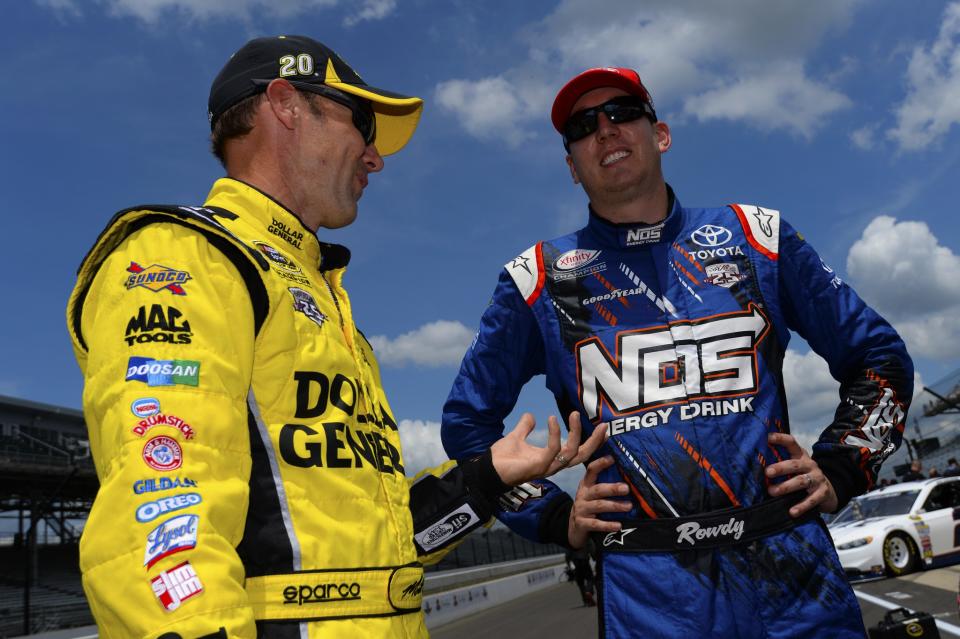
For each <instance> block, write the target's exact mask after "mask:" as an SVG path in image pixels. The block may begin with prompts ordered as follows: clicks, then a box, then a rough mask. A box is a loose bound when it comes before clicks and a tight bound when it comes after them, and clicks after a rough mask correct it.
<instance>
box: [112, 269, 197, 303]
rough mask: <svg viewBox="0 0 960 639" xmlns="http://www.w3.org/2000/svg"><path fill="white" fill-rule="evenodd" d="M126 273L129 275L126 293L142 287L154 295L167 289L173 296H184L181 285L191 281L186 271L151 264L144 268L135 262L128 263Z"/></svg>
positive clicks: (184, 292)
mask: <svg viewBox="0 0 960 639" xmlns="http://www.w3.org/2000/svg"><path fill="white" fill-rule="evenodd" d="M127 272H128V273H131V275H130V277H128V278H127V282H126V287H127V290H128V291H129V290H131V289H134V288H138V287H143V288H145V289H147V290H149V291H153V292H154V293H159V292H160V291H162V290H164V289H167V290H168V291H170V292H171V293H173V294H174V295H186V294H187V292H186V291H185V290H183V285H184V284H185V283H186V282H188V281H190V280H192V279H193V278H192V277H191V276H190V273H188V272H187V271H178V270H177V269H173V268H170V267H169V266H163V265H162V264H151V265H150V266H148V267H146V268H144V267H142V266H140V265H139V264H137V263H136V262H130V266H128V267H127Z"/></svg>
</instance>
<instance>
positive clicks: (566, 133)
mask: <svg viewBox="0 0 960 639" xmlns="http://www.w3.org/2000/svg"><path fill="white" fill-rule="evenodd" d="M601 113H603V114H604V115H606V116H607V119H608V120H610V122H612V123H613V124H624V123H625V122H633V121H634V120H639V119H640V118H644V117H646V118H650V121H651V122H656V121H657V114H656V112H655V111H654V110H653V107H652V106H651V105H650V103H649V102H645V101H644V100H643V98H640V97H639V96H636V95H621V96H617V97H615V98H613V99H612V100H607V101H606V102H604V103H603V104H598V105H597V106H595V107H590V108H589V109H583V110H581V111H577V112H576V113H572V114H570V117H569V118H567V122H566V124H564V125H563V146H564V148H566V149H567V150H568V151H569V150H570V145H571V144H572V143H574V142H576V141H578V140H582V139H583V138H585V137H587V136H588V135H590V134H592V133H594V132H595V131H596V130H597V128H598V127H599V126H600V125H599V123H598V118H599V117H600V114H601Z"/></svg>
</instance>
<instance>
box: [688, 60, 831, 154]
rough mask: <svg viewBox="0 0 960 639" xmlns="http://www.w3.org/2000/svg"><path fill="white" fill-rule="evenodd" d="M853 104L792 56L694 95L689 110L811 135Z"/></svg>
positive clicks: (713, 117) (702, 117) (712, 117)
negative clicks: (818, 80)
mask: <svg viewBox="0 0 960 639" xmlns="http://www.w3.org/2000/svg"><path fill="white" fill-rule="evenodd" d="M849 106H850V100H849V99H848V98H847V97H846V96H845V95H843V94H842V93H838V92H837V91H834V90H833V89H830V88H829V87H826V86H824V85H822V84H817V83H816V82H814V81H812V80H810V79H809V78H808V77H806V74H805V72H804V69H803V65H802V64H801V63H800V62H799V61H796V60H790V61H784V62H781V63H778V64H770V65H766V66H764V67H763V68H762V69H758V70H756V71H754V72H753V73H751V74H750V75H747V76H744V77H739V78H736V79H734V80H732V81H731V80H730V79H728V80H726V81H725V82H724V83H723V84H722V85H721V86H718V87H717V88H715V89H711V90H709V91H706V92H705V93H701V94H700V95H697V96H694V97H692V98H689V99H687V100H686V101H685V102H684V112H686V113H688V114H690V115H694V116H696V118H697V119H699V120H745V121H748V122H751V123H752V124H754V125H755V126H757V127H759V128H762V129H785V130H787V131H791V132H793V133H796V134H799V135H801V136H803V137H805V138H807V139H810V137H811V136H812V135H813V133H814V131H815V130H816V129H817V127H818V126H819V125H820V124H821V123H822V122H823V119H824V118H825V117H826V116H827V115H829V114H831V113H833V112H834V111H838V110H840V109H844V108H847V107H849Z"/></svg>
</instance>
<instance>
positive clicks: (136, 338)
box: [124, 304, 193, 346]
mask: <svg viewBox="0 0 960 639" xmlns="http://www.w3.org/2000/svg"><path fill="white" fill-rule="evenodd" d="M192 336H193V334H192V333H191V332H190V322H188V321H187V320H186V319H184V318H183V313H181V312H180V311H179V310H178V309H176V308H174V307H173V306H163V305H162V304H152V305H151V306H150V309H149V310H147V307H146V306H141V307H140V309H139V310H138V311H137V314H136V315H134V316H133V317H131V318H130V321H128V322H127V332H126V336H125V337H124V340H125V341H126V342H127V346H133V345H134V344H146V343H149V342H162V343H167V344H189V343H190V338H191V337H192Z"/></svg>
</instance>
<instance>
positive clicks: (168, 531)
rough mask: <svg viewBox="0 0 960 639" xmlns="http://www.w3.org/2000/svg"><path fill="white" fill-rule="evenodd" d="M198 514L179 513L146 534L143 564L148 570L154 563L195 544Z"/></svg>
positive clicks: (193, 546)
mask: <svg viewBox="0 0 960 639" xmlns="http://www.w3.org/2000/svg"><path fill="white" fill-rule="evenodd" d="M199 523H200V517H199V515H180V516H179V517H173V518H171V519H168V520H166V521H165V522H163V523H162V524H160V525H159V526H157V527H156V528H154V529H153V530H151V531H150V534H149V535H147V546H146V548H145V550H144V553H143V565H144V566H146V567H147V569H148V570H149V569H150V568H151V567H153V565H154V564H155V563H157V562H158V561H160V560H161V559H163V558H164V557H169V556H170V555H174V554H176V553H178V552H183V551H184V550H190V549H191V548H196V546H197V527H198V525H199Z"/></svg>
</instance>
